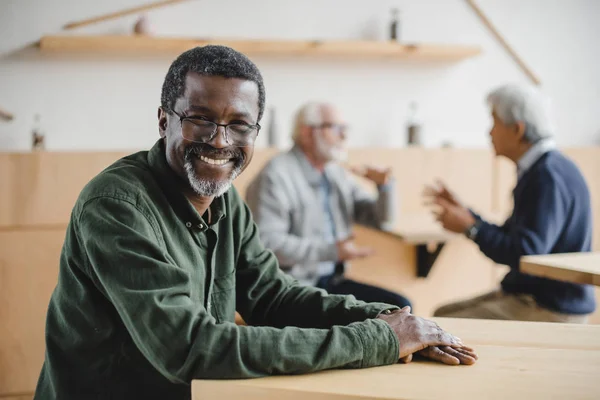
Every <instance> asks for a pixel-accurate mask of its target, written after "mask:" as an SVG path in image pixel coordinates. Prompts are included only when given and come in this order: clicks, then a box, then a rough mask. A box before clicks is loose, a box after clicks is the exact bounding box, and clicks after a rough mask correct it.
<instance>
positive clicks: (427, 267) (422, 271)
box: [415, 242, 445, 278]
mask: <svg viewBox="0 0 600 400" xmlns="http://www.w3.org/2000/svg"><path fill="white" fill-rule="evenodd" d="M444 244H445V243H443V242H442V243H437V244H436V245H435V249H433V250H432V251H430V250H429V248H428V245H427V244H418V245H416V246H415V249H416V252H417V276H418V277H419V278H427V276H428V275H429V271H431V268H432V267H433V264H434V263H435V260H437V258H438V256H439V255H440V253H441V252H442V249H443V248H444Z"/></svg>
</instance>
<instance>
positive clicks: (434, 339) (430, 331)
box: [377, 307, 477, 365]
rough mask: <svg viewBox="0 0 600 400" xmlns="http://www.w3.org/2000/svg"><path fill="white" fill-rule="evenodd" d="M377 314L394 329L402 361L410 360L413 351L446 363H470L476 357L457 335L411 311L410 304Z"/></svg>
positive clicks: (472, 362) (473, 361) (399, 356)
mask: <svg viewBox="0 0 600 400" xmlns="http://www.w3.org/2000/svg"><path fill="white" fill-rule="evenodd" d="M377 318H379V319H382V320H384V321H385V322H387V323H388V324H389V325H390V326H391V327H392V329H393V330H394V332H395V333H396V336H397V337H398V341H399V342H400V354H399V355H398V359H399V360H400V361H401V362H404V363H408V362H410V361H411V360H412V357H413V354H418V355H420V356H422V357H425V358H429V359H432V360H434V361H439V362H441V363H444V364H448V365H458V364H466V365H470V364H474V363H475V361H476V360H477V355H476V354H475V353H474V352H473V349H471V348H469V347H466V346H464V345H463V343H462V341H461V340H460V339H459V338H457V337H455V336H453V335H451V334H449V333H448V332H446V331H444V330H443V329H442V328H440V327H439V326H438V324H436V323H435V322H433V321H429V320H426V319H423V318H420V317H416V316H414V315H412V314H411V313H410V307H404V308H403V309H402V310H396V311H394V312H392V313H391V314H381V315H379V316H378V317H377Z"/></svg>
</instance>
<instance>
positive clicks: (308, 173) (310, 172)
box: [292, 146, 332, 187]
mask: <svg viewBox="0 0 600 400" xmlns="http://www.w3.org/2000/svg"><path fill="white" fill-rule="evenodd" d="M292 154H293V155H294V156H295V157H296V159H297V160H298V164H299V165H300V169H301V170H302V174H303V175H304V177H305V178H306V180H307V181H308V183H309V184H310V185H311V186H313V187H315V186H321V185H322V184H323V179H324V178H325V179H327V175H328V174H327V170H328V169H329V168H330V167H329V166H330V165H332V163H327V164H326V165H325V169H324V171H323V172H321V171H319V170H318V169H316V168H315V167H313V166H312V164H311V163H310V161H308V158H307V157H306V154H304V151H302V149H301V148H300V147H298V146H294V147H293V148H292Z"/></svg>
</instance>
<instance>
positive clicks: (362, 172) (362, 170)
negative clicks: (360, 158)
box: [350, 166, 367, 176]
mask: <svg viewBox="0 0 600 400" xmlns="http://www.w3.org/2000/svg"><path fill="white" fill-rule="evenodd" d="M350 171H351V172H352V173H353V174H356V175H358V176H365V174H366V172H367V169H366V168H365V167H358V166H351V167H350Z"/></svg>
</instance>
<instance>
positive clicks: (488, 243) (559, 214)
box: [475, 173, 569, 269]
mask: <svg viewBox="0 0 600 400" xmlns="http://www.w3.org/2000/svg"><path fill="white" fill-rule="evenodd" d="M561 186H562V185H561V184H560V182H558V181H557V180H556V179H555V178H553V177H552V176H551V175H550V174H549V173H545V174H542V175H540V176H539V177H537V179H535V180H533V181H532V182H531V183H530V184H529V186H528V187H526V188H525V189H524V192H523V193H522V195H521V196H520V197H521V198H520V201H519V204H515V209H514V212H513V216H512V217H511V221H510V224H505V225H504V226H497V225H494V224H491V223H488V222H486V221H483V222H482V225H481V228H480V229H479V233H478V235H477V238H476V240H475V242H476V243H477V244H478V245H479V249H480V250H481V251H482V252H483V253H484V254H485V255H486V256H487V257H489V258H490V259H492V260H493V261H494V262H496V263H498V264H505V265H508V266H510V267H511V268H513V269H515V268H517V269H518V267H519V260H520V258H521V256H526V255H533V254H547V253H549V252H550V251H551V250H552V248H553V247H554V246H555V244H556V242H557V241H558V239H559V238H560V235H561V233H562V229H563V226H564V223H565V221H566V217H567V213H568V209H569V204H568V203H569V202H568V198H567V196H565V192H564V190H563V188H562V187H561Z"/></svg>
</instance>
